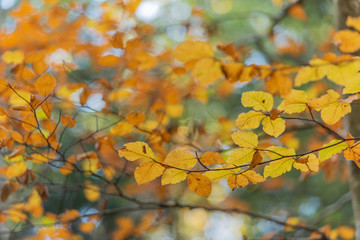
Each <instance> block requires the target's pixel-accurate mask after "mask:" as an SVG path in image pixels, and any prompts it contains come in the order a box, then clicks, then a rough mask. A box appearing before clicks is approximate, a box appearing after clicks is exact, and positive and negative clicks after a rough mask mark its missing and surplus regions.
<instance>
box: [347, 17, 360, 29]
mask: <svg viewBox="0 0 360 240" xmlns="http://www.w3.org/2000/svg"><path fill="white" fill-rule="evenodd" d="M346 26H348V27H353V28H355V29H356V30H358V31H360V17H351V16H349V17H348V18H347V19H346Z"/></svg>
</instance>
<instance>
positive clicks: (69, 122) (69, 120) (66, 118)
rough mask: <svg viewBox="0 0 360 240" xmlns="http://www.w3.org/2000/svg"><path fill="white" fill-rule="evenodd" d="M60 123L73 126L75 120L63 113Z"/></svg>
mask: <svg viewBox="0 0 360 240" xmlns="http://www.w3.org/2000/svg"><path fill="white" fill-rule="evenodd" d="M61 123H62V124H63V125H64V126H65V127H69V128H73V127H74V126H75V124H76V120H75V119H73V118H72V117H71V116H69V115H66V114H64V115H61Z"/></svg>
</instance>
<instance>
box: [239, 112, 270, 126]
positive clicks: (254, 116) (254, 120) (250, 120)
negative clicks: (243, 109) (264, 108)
mask: <svg viewBox="0 0 360 240" xmlns="http://www.w3.org/2000/svg"><path fill="white" fill-rule="evenodd" d="M265 116H266V115H265V114H263V113H261V112H256V111H249V112H247V113H240V114H239V116H238V117H237V119H236V126H237V127H238V128H239V129H246V128H249V129H254V128H257V127H259V125H260V123H261V120H263V119H264V117H265Z"/></svg>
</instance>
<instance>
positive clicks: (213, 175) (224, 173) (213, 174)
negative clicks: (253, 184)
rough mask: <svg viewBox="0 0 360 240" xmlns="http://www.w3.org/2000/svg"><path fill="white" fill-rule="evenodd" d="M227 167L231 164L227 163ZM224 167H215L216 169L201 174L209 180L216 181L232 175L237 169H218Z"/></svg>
mask: <svg viewBox="0 0 360 240" xmlns="http://www.w3.org/2000/svg"><path fill="white" fill-rule="evenodd" d="M227 167H232V166H231V165H228V166H227ZM223 168H225V167H221V168H216V171H207V172H206V173H204V174H203V175H204V176H206V177H208V178H209V179H210V181H211V182H217V181H219V180H220V179H223V178H228V177H229V176H231V175H233V174H234V173H235V172H236V171H237V169H228V170H219V169H223Z"/></svg>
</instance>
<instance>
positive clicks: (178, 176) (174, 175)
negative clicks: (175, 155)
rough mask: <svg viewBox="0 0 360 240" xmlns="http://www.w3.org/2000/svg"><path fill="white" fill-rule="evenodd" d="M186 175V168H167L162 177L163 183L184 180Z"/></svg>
mask: <svg viewBox="0 0 360 240" xmlns="http://www.w3.org/2000/svg"><path fill="white" fill-rule="evenodd" d="M186 177H187V173H186V171H184V170H179V169H175V168H167V169H166V170H165V171H164V173H163V175H162V177H161V185H167V184H175V183H178V182H181V181H184V180H185V179H186Z"/></svg>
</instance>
